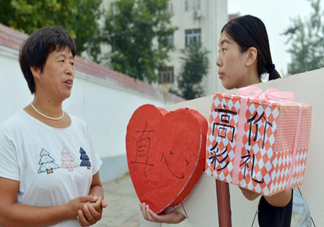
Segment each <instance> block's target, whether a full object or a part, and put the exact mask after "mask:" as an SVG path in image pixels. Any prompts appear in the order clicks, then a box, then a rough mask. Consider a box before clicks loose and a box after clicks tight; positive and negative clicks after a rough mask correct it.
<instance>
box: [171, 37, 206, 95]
mask: <svg viewBox="0 0 324 227" xmlns="http://www.w3.org/2000/svg"><path fill="white" fill-rule="evenodd" d="M182 53H183V54H184V57H182V61H183V65H182V68H181V72H180V76H179V78H178V84H179V90H180V94H178V95H181V96H182V97H183V98H185V99H188V100H190V99H195V98H199V97H201V96H203V95H204V92H203V89H202V87H201V85H200V83H201V81H202V79H203V77H204V76H205V75H207V74H208V65H209V63H208V57H207V54H208V51H207V50H206V49H204V48H202V46H201V44H200V43H194V44H191V45H189V46H187V47H186V49H184V50H183V51H182ZM170 92H173V93H176V92H174V90H170ZM176 94H177V93H176Z"/></svg>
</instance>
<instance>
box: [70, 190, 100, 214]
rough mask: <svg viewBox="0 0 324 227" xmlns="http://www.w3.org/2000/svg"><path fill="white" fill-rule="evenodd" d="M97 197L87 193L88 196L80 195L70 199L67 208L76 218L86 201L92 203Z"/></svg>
mask: <svg viewBox="0 0 324 227" xmlns="http://www.w3.org/2000/svg"><path fill="white" fill-rule="evenodd" d="M97 200H98V199H97V198H95V197H93V196H91V195H88V196H80V197H77V198H75V199H72V200H71V201H70V202H69V203H68V204H67V205H68V207H69V210H70V211H71V215H72V217H73V219H77V216H78V212H79V210H81V209H82V208H83V206H84V204H86V203H94V202H96V201H97ZM71 219H72V218H71Z"/></svg>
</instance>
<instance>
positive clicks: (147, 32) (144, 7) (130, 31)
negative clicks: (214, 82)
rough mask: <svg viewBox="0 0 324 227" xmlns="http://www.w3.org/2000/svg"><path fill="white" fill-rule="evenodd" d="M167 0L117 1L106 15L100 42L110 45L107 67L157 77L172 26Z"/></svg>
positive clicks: (133, 74) (130, 73) (148, 77)
mask: <svg viewBox="0 0 324 227" xmlns="http://www.w3.org/2000/svg"><path fill="white" fill-rule="evenodd" d="M170 19H171V14H170V13H169V12H168V0H119V1H117V2H116V3H115V4H114V6H113V7H112V8H111V9H110V11H109V12H108V13H107V15H106V19H105V28H104V31H103V43H106V44H109V45H110V46H111V52H110V54H109V55H110V57H109V58H110V59H109V62H110V63H109V64H110V67H111V68H113V69H114V70H116V71H119V72H121V73H125V74H127V75H129V76H131V77H134V78H137V79H140V80H148V81H149V82H152V81H156V80H158V75H157V70H158V69H159V68H162V67H163V66H164V62H165V60H166V59H167V58H168V52H169V51H170V50H171V49H172V48H173V45H172V43H171V42H170V37H171V36H172V34H173V32H174V31H175V28H174V27H172V26H171V25H170Z"/></svg>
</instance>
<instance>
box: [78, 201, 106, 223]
mask: <svg viewBox="0 0 324 227" xmlns="http://www.w3.org/2000/svg"><path fill="white" fill-rule="evenodd" d="M94 198H96V196H95V197H94ZM96 199H97V198H96ZM106 207H107V203H106V202H105V201H103V200H102V198H101V196H99V198H98V199H97V201H96V202H95V203H85V204H83V208H82V210H79V211H78V216H77V220H78V222H79V224H80V225H81V226H91V225H93V224H95V223H97V222H98V221H99V220H100V219H101V218H102V211H103V208H106Z"/></svg>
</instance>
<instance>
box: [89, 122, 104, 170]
mask: <svg viewBox="0 0 324 227" xmlns="http://www.w3.org/2000/svg"><path fill="white" fill-rule="evenodd" d="M86 129H87V130H86V132H87V134H88V135H87V137H88V138H89V143H90V148H91V155H92V162H93V163H92V175H95V174H96V173H97V172H98V171H99V169H100V167H101V165H102V160H101V159H100V157H99V155H98V154H97V152H96V150H95V148H94V144H93V140H92V136H91V130H90V128H89V126H88V124H86Z"/></svg>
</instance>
